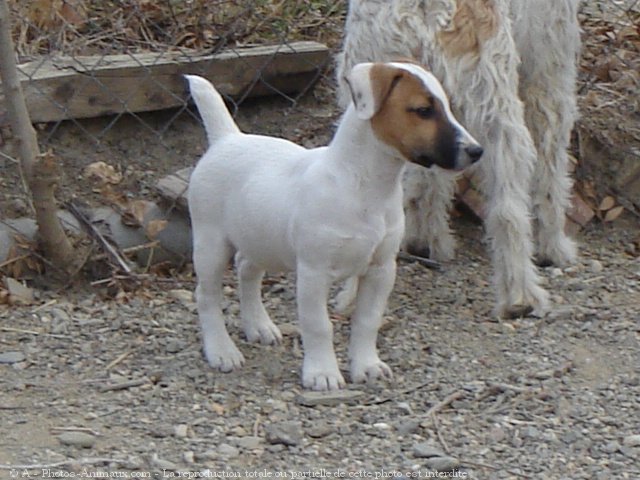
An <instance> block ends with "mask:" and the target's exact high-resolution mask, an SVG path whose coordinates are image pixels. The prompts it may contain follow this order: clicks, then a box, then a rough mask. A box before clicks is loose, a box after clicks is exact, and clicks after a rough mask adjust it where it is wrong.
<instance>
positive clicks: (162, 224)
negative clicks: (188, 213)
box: [144, 220, 169, 240]
mask: <svg viewBox="0 0 640 480" xmlns="http://www.w3.org/2000/svg"><path fill="white" fill-rule="evenodd" d="M168 223H169V222H167V221H166V220H151V221H150V222H149V223H148V224H147V226H146V228H145V229H144V230H145V232H146V234H147V236H148V237H149V238H150V239H151V240H155V239H156V237H157V236H158V234H159V233H160V232H161V231H163V230H164V229H165V228H166V227H167V224H168Z"/></svg>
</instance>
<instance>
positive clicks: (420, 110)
mask: <svg viewBox="0 0 640 480" xmlns="http://www.w3.org/2000/svg"><path fill="white" fill-rule="evenodd" d="M412 111H413V112H414V113H415V114H416V115H418V116H419V117H420V118H422V119H423V120H428V119H430V118H433V116H434V115H435V113H436V111H435V109H434V108H433V107H417V108H413V109H412Z"/></svg>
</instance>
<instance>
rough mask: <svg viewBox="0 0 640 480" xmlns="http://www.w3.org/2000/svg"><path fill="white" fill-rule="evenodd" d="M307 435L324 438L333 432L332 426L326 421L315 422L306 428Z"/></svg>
mask: <svg viewBox="0 0 640 480" xmlns="http://www.w3.org/2000/svg"><path fill="white" fill-rule="evenodd" d="M306 432H307V435H309V436H310V437H311V438H323V437H326V436H327V435H330V434H331V432H332V429H331V426H330V425H329V424H327V423H326V422H322V421H318V422H314V423H313V425H311V426H310V427H309V428H307V429H306Z"/></svg>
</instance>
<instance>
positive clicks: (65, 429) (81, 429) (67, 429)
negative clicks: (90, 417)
mask: <svg viewBox="0 0 640 480" xmlns="http://www.w3.org/2000/svg"><path fill="white" fill-rule="evenodd" d="M50 430H51V431H52V432H84V433H90V434H91V435H93V436H94V437H99V436H101V435H100V433H99V432H96V431H95V430H93V429H91V428H87V427H51V429H50Z"/></svg>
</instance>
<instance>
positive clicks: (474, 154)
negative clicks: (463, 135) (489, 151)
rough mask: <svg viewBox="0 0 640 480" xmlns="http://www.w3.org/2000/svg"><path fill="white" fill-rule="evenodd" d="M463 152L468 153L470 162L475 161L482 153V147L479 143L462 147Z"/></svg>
mask: <svg viewBox="0 0 640 480" xmlns="http://www.w3.org/2000/svg"><path fill="white" fill-rule="evenodd" d="M464 151H465V153H466V154H467V155H469V158H470V159H471V163H476V162H477V161H478V160H480V157H481V156H482V154H483V153H484V149H483V148H482V147H481V146H480V145H471V146H469V147H467V148H465V149H464Z"/></svg>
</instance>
